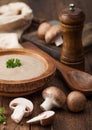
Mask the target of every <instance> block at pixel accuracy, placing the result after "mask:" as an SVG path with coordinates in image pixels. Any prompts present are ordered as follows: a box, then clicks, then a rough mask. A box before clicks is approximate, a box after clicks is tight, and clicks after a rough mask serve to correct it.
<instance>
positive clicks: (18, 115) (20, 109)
mask: <svg viewBox="0 0 92 130" xmlns="http://www.w3.org/2000/svg"><path fill="white" fill-rule="evenodd" d="M9 107H10V108H11V109H13V110H14V112H13V114H12V115H11V118H12V119H13V120H14V121H15V122H16V123H19V122H20V121H21V120H22V118H23V116H29V115H30V114H31V113H32V111H33V103H32V102H31V101H30V100H28V99H26V98H22V97H20V98H15V99H14V100H12V101H11V102H10V104H9Z"/></svg>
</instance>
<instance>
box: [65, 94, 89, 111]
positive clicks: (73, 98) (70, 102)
mask: <svg viewBox="0 0 92 130" xmlns="http://www.w3.org/2000/svg"><path fill="white" fill-rule="evenodd" d="M86 103H87V99H86V97H85V95H84V94H83V93H82V92H79V91H72V92H70V93H69V94H68V96H67V106H68V108H69V110H70V111H72V112H80V111H82V110H84V109H85V107H86Z"/></svg>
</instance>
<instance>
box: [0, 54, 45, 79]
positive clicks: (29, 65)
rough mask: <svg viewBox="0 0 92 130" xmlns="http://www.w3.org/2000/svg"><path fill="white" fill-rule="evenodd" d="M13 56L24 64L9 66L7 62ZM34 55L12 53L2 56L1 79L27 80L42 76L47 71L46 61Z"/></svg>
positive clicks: (0, 57) (0, 65)
mask: <svg viewBox="0 0 92 130" xmlns="http://www.w3.org/2000/svg"><path fill="white" fill-rule="evenodd" d="M11 58H15V59H16V58H17V59H19V60H20V62H21V64H22V66H20V67H15V68H7V66H6V62H7V61H8V60H9V59H11ZM42 61H43V60H39V58H36V57H34V56H27V55H20V54H10V55H3V56H0V79H2V80H14V81H15V80H26V79H31V78H35V77H38V76H40V75H41V74H43V73H44V72H45V71H46V65H45V62H42Z"/></svg>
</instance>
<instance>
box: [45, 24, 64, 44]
mask: <svg viewBox="0 0 92 130" xmlns="http://www.w3.org/2000/svg"><path fill="white" fill-rule="evenodd" d="M45 41H46V43H53V42H54V43H55V44H56V45H57V46H59V45H61V44H62V43H63V39H62V35H61V26H60V25H58V24H57V25H53V26H51V27H50V28H49V30H48V31H47V32H46V34H45Z"/></svg>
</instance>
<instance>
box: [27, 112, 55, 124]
mask: <svg viewBox="0 0 92 130" xmlns="http://www.w3.org/2000/svg"><path fill="white" fill-rule="evenodd" d="M54 115H55V112H54V111H45V112H42V113H41V114H39V115H38V116H36V117H34V118H32V119H30V120H28V121H27V122H26V123H32V124H36V123H39V122H40V124H41V125H48V124H51V122H52V121H53V119H54Z"/></svg>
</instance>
